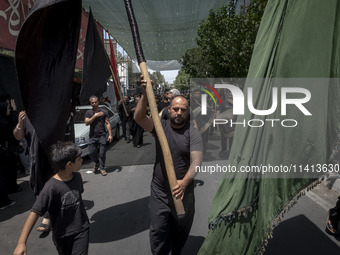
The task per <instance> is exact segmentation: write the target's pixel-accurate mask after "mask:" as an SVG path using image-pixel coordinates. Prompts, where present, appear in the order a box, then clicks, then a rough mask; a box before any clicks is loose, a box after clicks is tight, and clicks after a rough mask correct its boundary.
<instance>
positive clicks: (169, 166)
mask: <svg viewBox="0 0 340 255" xmlns="http://www.w3.org/2000/svg"><path fill="white" fill-rule="evenodd" d="M124 2H125V7H126V12H127V15H128V18H129V23H130V27H131V32H132V37H133V42H134V46H135V50H136V55H137V59H138V64H139V68H140V70H141V73H142V75H143V76H144V79H145V80H146V94H147V97H148V102H149V106H150V111H151V116H152V119H153V123H154V127H155V130H156V134H157V136H158V140H159V143H160V145H161V148H162V152H163V157H164V164H165V168H166V173H167V176H168V180H169V186H170V189H171V192H172V189H173V188H174V187H175V186H177V179H176V174H175V169H174V164H173V161H172V156H171V152H170V149H169V144H168V140H167V139H166V136H165V133H164V130H163V127H162V123H161V121H160V118H159V115H158V110H157V105H156V100H155V95H154V93H153V87H152V84H151V80H150V76H149V72H148V69H147V67H146V62H145V59H144V54H143V49H142V46H141V42H140V37H139V32H138V26H137V22H136V18H135V16H134V13H133V8H132V5H131V1H130V0H124ZM172 198H173V202H174V205H175V209H176V213H177V215H183V214H185V211H184V206H183V203H182V200H181V199H179V198H175V197H174V196H172Z"/></svg>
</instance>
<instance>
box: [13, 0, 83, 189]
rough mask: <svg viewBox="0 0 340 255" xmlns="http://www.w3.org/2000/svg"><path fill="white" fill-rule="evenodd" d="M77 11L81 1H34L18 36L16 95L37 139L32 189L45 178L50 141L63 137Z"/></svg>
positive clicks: (69, 93)
mask: <svg viewBox="0 0 340 255" xmlns="http://www.w3.org/2000/svg"><path fill="white" fill-rule="evenodd" d="M81 11H82V7H81V0H41V1H37V2H36V4H35V5H34V6H33V8H32V10H31V12H30V14H29V16H28V17H27V18H26V20H25V22H24V24H23V26H22V28H21V30H20V33H19V35H18V39H17V44H16V51H15V58H16V67H17V74H18V80H19V85H20V90H21V96H22V99H23V103H24V107H25V110H26V112H27V116H28V118H29V120H30V122H31V123H32V126H33V128H34V129H35V132H34V133H35V134H36V136H37V138H38V139H37V140H36V139H35V137H33V138H32V140H33V141H36V142H35V144H36V146H37V147H36V148H37V149H36V150H35V151H34V155H31V161H32V164H35V165H34V166H32V167H33V169H31V171H32V170H33V172H32V176H33V177H32V176H31V181H32V182H33V183H31V187H32V189H33V191H34V193H38V192H39V191H40V189H41V187H42V185H43V184H44V182H45V181H46V179H47V178H48V177H49V174H48V173H46V171H50V170H48V168H47V169H46V168H45V167H44V164H42V162H43V161H46V160H43V161H42V160H41V158H42V157H44V158H45V157H46V155H47V153H48V150H49V148H50V146H51V145H52V144H54V143H56V142H57V141H63V140H64V139H65V131H66V124H67V121H68V120H69V115H70V104H71V98H72V90H73V75H74V67H75V62H76V54H77V48H78V39H79V30H80V21H81ZM28 123H29V122H28ZM27 129H28V128H27V126H26V131H27ZM39 148H40V149H39ZM31 149H32V147H31ZM43 168H45V169H43Z"/></svg>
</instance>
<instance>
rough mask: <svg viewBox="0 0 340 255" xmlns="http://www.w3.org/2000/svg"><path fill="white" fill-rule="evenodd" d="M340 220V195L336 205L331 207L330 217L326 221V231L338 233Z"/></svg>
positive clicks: (332, 233)
mask: <svg viewBox="0 0 340 255" xmlns="http://www.w3.org/2000/svg"><path fill="white" fill-rule="evenodd" d="M339 221H340V197H338V201H337V202H336V205H335V207H333V208H331V209H329V211H328V219H327V222H326V231H327V233H328V234H331V235H338V234H339V231H338V225H339Z"/></svg>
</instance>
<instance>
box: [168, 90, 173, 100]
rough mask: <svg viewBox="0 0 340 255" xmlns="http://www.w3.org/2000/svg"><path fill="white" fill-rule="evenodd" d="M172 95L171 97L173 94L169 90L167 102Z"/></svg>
mask: <svg viewBox="0 0 340 255" xmlns="http://www.w3.org/2000/svg"><path fill="white" fill-rule="evenodd" d="M172 97H173V94H172V93H171V92H169V93H168V95H167V98H168V102H170V100H171V98H172Z"/></svg>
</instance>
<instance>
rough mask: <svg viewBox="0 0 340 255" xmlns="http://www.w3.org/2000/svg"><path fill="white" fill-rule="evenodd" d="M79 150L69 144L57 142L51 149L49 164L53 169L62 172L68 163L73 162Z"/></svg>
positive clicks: (79, 154)
mask: <svg viewBox="0 0 340 255" xmlns="http://www.w3.org/2000/svg"><path fill="white" fill-rule="evenodd" d="M79 156H81V149H80V148H79V147H78V146H77V145H75V144H74V143H71V142H57V143H56V144H54V145H52V147H51V155H50V157H51V163H52V166H53V167H54V168H55V169H58V170H64V169H65V167H66V164H67V163H68V162H70V161H71V162H73V163H74V162H75V161H76V158H78V157H79Z"/></svg>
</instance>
